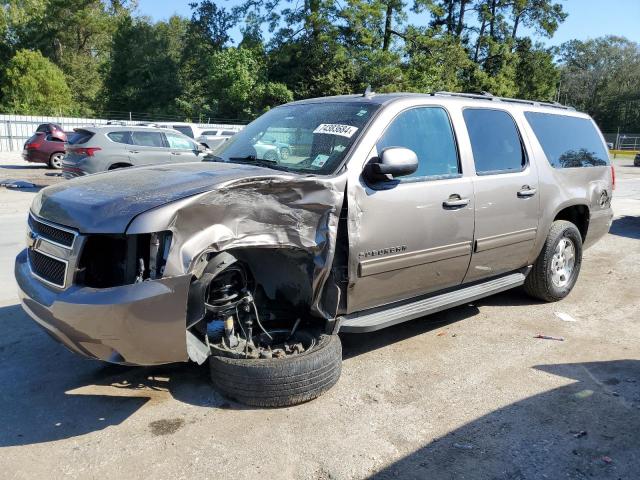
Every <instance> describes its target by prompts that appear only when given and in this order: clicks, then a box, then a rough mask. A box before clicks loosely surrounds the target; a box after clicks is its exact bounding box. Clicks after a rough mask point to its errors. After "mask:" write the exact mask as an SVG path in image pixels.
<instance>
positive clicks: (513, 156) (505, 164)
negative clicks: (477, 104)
mask: <svg viewBox="0 0 640 480" xmlns="http://www.w3.org/2000/svg"><path fill="white" fill-rule="evenodd" d="M463 117H464V122H465V125H466V128H467V132H468V134H469V140H470V142H471V150H472V152H473V161H474V164H475V170H476V174H475V177H474V179H473V183H474V191H475V235H474V249H473V256H472V258H471V264H470V265H469V271H468V273H467V275H466V277H465V282H471V281H474V280H478V279H481V278H486V277H491V276H494V275H498V274H501V273H504V272H508V271H511V270H515V269H517V268H520V267H523V266H526V264H527V262H528V258H529V254H530V252H531V250H532V249H533V245H534V241H535V238H536V232H537V228H538V218H539V210H540V202H539V198H540V195H539V194H538V172H537V170H536V166H535V163H534V162H530V161H529V158H528V155H527V149H526V148H525V143H524V140H523V138H522V136H521V135H520V131H519V129H518V126H517V124H516V121H515V119H514V118H513V117H512V116H511V114H510V113H508V112H507V111H506V110H498V109H490V108H465V109H464V110H463Z"/></svg>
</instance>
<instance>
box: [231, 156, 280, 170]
mask: <svg viewBox="0 0 640 480" xmlns="http://www.w3.org/2000/svg"><path fill="white" fill-rule="evenodd" d="M227 161H229V162H238V163H252V164H255V165H260V166H262V167H267V168H273V169H275V170H285V171H286V170H287V169H286V168H284V167H282V166H280V165H279V164H278V161H277V160H268V159H266V158H256V156H255V155H247V156H245V157H229V159H228V160H227Z"/></svg>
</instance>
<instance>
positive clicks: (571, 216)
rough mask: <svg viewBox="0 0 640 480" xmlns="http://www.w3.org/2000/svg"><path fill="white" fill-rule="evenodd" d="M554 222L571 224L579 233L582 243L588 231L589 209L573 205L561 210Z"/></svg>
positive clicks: (584, 206)
mask: <svg viewBox="0 0 640 480" xmlns="http://www.w3.org/2000/svg"><path fill="white" fill-rule="evenodd" d="M553 220H554V221H556V220H566V221H568V222H571V223H573V224H574V225H575V226H576V227H578V230H579V231H580V236H582V241H583V242H584V240H585V238H587V231H588V230H589V208H588V207H587V206H586V205H573V206H571V207H567V208H565V209H562V210H560V211H559V212H558V214H557V215H556V218H554V219H553Z"/></svg>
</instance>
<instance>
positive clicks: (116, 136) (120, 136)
mask: <svg viewBox="0 0 640 480" xmlns="http://www.w3.org/2000/svg"><path fill="white" fill-rule="evenodd" d="M107 137H109V138H110V139H111V140H112V141H114V142H116V143H126V144H129V145H130V144H131V132H111V133H108V134H107Z"/></svg>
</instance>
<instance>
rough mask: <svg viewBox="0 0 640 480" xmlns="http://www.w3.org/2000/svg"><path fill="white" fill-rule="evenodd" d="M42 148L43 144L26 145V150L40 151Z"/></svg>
mask: <svg viewBox="0 0 640 480" xmlns="http://www.w3.org/2000/svg"><path fill="white" fill-rule="evenodd" d="M41 146H42V144H40V143H27V144H26V145H25V148H26V149H27V150H37V149H39V148H40V147H41Z"/></svg>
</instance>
